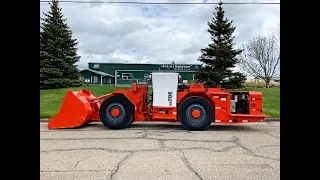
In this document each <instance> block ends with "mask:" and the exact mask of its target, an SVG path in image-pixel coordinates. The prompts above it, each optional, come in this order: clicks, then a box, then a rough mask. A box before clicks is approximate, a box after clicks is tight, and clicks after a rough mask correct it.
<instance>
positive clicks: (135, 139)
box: [40, 122, 280, 180]
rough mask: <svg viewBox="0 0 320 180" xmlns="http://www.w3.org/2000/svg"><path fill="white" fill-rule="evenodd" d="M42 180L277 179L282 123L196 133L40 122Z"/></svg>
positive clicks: (175, 128) (177, 129) (150, 127)
mask: <svg viewBox="0 0 320 180" xmlns="http://www.w3.org/2000/svg"><path fill="white" fill-rule="evenodd" d="M40 179H43V180H51V179H54V180H60V179H61V180H62V179H63V180H65V179H76V180H82V179H83V180H91V179H92V180H95V179H114V180H116V179H121V180H126V179H128V180H135V179H137V180H138V179H139V180H140V179H146V180H155V179H157V180H162V179H163V180H189V179H190V180H197V179H200V180H213V179H218V180H220V179H221V180H230V179H237V180H242V179H243V180H244V179H246V180H249V179H254V180H258V179H259V180H264V179H266V180H276V179H280V122H268V123H265V122H263V123H255V124H242V125H228V126H227V125H224V126H222V125H213V126H211V127H210V128H209V129H208V130H207V131H197V132H194V131H192V132H190V131H186V130H184V129H182V127H181V126H180V125H177V124H173V125H170V124H169V125H168V124H167V123H157V124H155V123H153V124H148V123H143V124H141V123H138V124H133V125H132V126H131V127H129V128H127V129H124V130H109V129H107V128H105V127H104V126H103V125H102V124H100V123H94V124H90V125H87V126H85V127H83V128H80V129H73V130H48V129H47V123H40Z"/></svg>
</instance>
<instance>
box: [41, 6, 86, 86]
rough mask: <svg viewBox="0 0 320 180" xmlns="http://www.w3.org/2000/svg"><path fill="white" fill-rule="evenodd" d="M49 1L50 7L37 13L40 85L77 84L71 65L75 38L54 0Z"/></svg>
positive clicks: (77, 73) (76, 75)
mask: <svg viewBox="0 0 320 180" xmlns="http://www.w3.org/2000/svg"><path fill="white" fill-rule="evenodd" d="M49 4H50V11H49V12H47V13H43V14H44V18H41V17H40V19H41V20H43V22H42V23H41V26H40V28H41V29H40V89H52V88H66V87H77V86H81V85H82V83H81V81H80V78H79V77H80V73H79V70H78V69H77V66H76V65H75V64H76V63H77V62H78V61H79V60H80V56H78V55H77V48H76V45H77V42H76V41H77V40H76V39H73V38H72V31H71V30H70V28H69V27H68V26H67V23H66V19H64V18H63V14H62V12H61V8H59V4H58V1H57V0H53V1H52V2H51V3H49Z"/></svg>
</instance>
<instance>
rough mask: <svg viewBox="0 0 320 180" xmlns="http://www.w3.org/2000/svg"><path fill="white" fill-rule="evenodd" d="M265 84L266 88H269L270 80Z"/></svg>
mask: <svg viewBox="0 0 320 180" xmlns="http://www.w3.org/2000/svg"><path fill="white" fill-rule="evenodd" d="M265 83H266V88H269V87H270V80H266V81H265Z"/></svg>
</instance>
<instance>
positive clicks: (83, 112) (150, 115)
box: [48, 83, 266, 129]
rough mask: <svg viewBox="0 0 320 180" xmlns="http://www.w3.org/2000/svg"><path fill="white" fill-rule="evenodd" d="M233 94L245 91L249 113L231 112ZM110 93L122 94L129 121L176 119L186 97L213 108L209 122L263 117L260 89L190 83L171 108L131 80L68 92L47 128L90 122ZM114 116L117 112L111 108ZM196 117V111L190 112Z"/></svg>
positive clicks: (95, 118)
mask: <svg viewBox="0 0 320 180" xmlns="http://www.w3.org/2000/svg"><path fill="white" fill-rule="evenodd" d="M234 93H236V94H237V93H238V94H241V93H242V94H246V95H248V97H249V98H248V99H249V112H248V113H246V114H240V113H231V103H230V100H231V96H232V94H234ZM112 95H123V96H124V97H126V98H127V99H128V100H129V101H130V102H131V103H132V105H133V107H134V115H133V121H169V122H175V121H179V118H178V110H179V105H180V104H181V103H182V102H183V101H184V100H185V99H186V98H188V97H191V96H198V97H199V96H200V97H202V98H204V99H206V100H207V101H208V102H209V103H210V104H211V105H212V107H214V108H215V113H214V117H215V118H214V119H213V120H212V122H213V123H244V122H256V121H260V120H263V119H264V118H265V117H266V116H265V115H264V114H263V113H262V94H261V93H260V92H251V91H249V92H232V91H231V92H229V91H226V90H225V89H223V88H205V87H204V85H203V84H190V85H189V88H187V89H183V90H182V91H178V92H177V106H176V107H173V108H164V107H153V106H152V103H148V86H147V85H140V84H137V83H133V84H132V87H131V89H127V90H125V89H119V90H115V91H114V92H113V93H110V94H106V95H104V96H101V97H95V96H93V95H92V94H91V93H90V92H89V91H86V90H80V91H68V92H67V94H66V97H65V99H64V101H63V104H62V107H61V109H60V111H59V113H58V114H57V115H56V116H55V117H54V118H52V119H51V120H50V122H49V124H48V128H50V129H54V128H75V127H79V126H82V125H85V124H87V123H89V122H92V121H100V117H99V109H100V105H101V102H102V101H103V100H105V99H106V98H108V97H110V96H112ZM112 113H113V114H114V115H116V114H118V113H119V112H116V110H115V111H113V112H112ZM192 116H194V117H197V116H199V112H196V111H195V112H192Z"/></svg>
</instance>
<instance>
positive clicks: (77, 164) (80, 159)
mask: <svg viewBox="0 0 320 180" xmlns="http://www.w3.org/2000/svg"><path fill="white" fill-rule="evenodd" d="M94 156H95V155H93V156H88V157H84V158H82V159H80V160H79V161H77V163H76V164H75V165H74V167H73V169H75V168H76V167H77V166H78V164H79V163H80V162H81V161H84V160H86V159H89V158H91V157H94Z"/></svg>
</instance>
